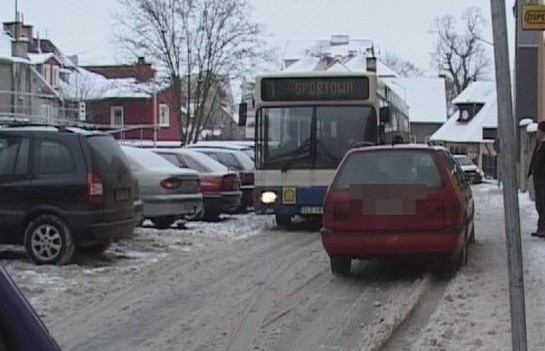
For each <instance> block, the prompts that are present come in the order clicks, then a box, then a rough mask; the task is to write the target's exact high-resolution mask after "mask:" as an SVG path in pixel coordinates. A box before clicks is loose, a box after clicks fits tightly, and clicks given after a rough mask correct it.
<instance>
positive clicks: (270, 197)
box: [261, 191, 278, 205]
mask: <svg viewBox="0 0 545 351" xmlns="http://www.w3.org/2000/svg"><path fill="white" fill-rule="evenodd" d="M277 198H278V195H276V193H275V192H274V191H264V192H262V193H261V202H262V203H264V204H266V205H270V204H274V203H275V202H276V199H277Z"/></svg>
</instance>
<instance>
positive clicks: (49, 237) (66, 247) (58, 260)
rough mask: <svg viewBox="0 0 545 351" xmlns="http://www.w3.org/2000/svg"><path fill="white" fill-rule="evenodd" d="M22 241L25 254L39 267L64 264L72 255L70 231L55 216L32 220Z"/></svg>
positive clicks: (42, 216) (44, 216) (60, 219)
mask: <svg viewBox="0 0 545 351" xmlns="http://www.w3.org/2000/svg"><path fill="white" fill-rule="evenodd" d="M23 240H24V245H25V249H26V252H27V254H28V255H29V256H30V258H31V259H32V261H34V262H35V263H36V264H39V265H41V264H57V265H62V264H66V263H68V262H69V261H70V260H71V259H72V256H73V254H74V243H73V241H72V231H71V230H70V228H69V227H68V225H67V224H66V223H65V222H64V220H62V218H60V217H58V216H55V215H41V216H39V217H36V218H35V219H34V220H32V221H31V222H30V223H29V224H28V226H27V228H26V230H25V234H24V239H23Z"/></svg>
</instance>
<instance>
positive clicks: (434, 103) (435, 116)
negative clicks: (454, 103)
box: [386, 78, 447, 123]
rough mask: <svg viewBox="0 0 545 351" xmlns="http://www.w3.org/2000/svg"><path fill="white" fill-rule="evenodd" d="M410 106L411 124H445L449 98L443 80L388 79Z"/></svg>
mask: <svg viewBox="0 0 545 351" xmlns="http://www.w3.org/2000/svg"><path fill="white" fill-rule="evenodd" d="M386 80H387V81H388V82H391V83H392V84H389V86H390V87H391V88H392V89H393V90H394V91H395V92H396V93H397V94H398V95H399V96H401V97H403V98H405V100H406V102H407V105H409V120H410V122H411V123H444V122H445V121H446V120H447V98H446V93H445V81H444V79H443V78H386Z"/></svg>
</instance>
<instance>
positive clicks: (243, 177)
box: [240, 173, 254, 185]
mask: <svg viewBox="0 0 545 351" xmlns="http://www.w3.org/2000/svg"><path fill="white" fill-rule="evenodd" d="M240 182H241V183H242V184H244V185H250V184H254V174H253V173H240Z"/></svg>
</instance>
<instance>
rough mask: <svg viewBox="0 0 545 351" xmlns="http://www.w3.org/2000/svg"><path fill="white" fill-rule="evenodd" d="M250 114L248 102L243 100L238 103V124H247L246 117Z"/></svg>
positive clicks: (242, 125) (240, 125) (241, 125)
mask: <svg viewBox="0 0 545 351" xmlns="http://www.w3.org/2000/svg"><path fill="white" fill-rule="evenodd" d="M247 115H248V104H247V103H246V102H241V103H240V104H239V105H238V126H239V127H244V126H245V125H246V117H247Z"/></svg>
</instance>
